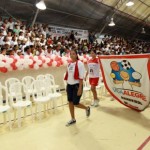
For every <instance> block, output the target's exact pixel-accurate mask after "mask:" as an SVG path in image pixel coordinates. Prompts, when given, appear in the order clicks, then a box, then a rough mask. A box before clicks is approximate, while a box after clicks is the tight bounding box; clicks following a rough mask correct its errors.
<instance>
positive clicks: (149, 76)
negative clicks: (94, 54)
mask: <svg viewBox="0 0 150 150" xmlns="http://www.w3.org/2000/svg"><path fill="white" fill-rule="evenodd" d="M99 59H100V67H101V71H102V76H103V80H104V84H105V86H106V88H107V90H108V91H109V93H110V94H111V95H112V96H113V97H114V98H115V99H116V100H118V101H119V102H120V103H122V104H123V105H125V106H127V107H130V108H132V109H134V110H137V111H143V110H144V109H145V108H146V107H147V106H148V105H149V103H150V54H147V55H120V56H115V55H114V56H100V57H99Z"/></svg>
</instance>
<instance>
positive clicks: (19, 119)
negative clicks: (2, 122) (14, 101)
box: [18, 108, 21, 128]
mask: <svg viewBox="0 0 150 150" xmlns="http://www.w3.org/2000/svg"><path fill="white" fill-rule="evenodd" d="M18 127H19V128H20V127H21V108H18Z"/></svg>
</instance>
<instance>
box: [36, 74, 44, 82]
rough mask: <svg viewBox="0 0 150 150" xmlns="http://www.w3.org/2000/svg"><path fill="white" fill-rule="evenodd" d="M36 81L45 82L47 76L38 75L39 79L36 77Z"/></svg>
mask: <svg viewBox="0 0 150 150" xmlns="http://www.w3.org/2000/svg"><path fill="white" fill-rule="evenodd" d="M36 80H43V81H44V80H45V75H38V76H37V77H36Z"/></svg>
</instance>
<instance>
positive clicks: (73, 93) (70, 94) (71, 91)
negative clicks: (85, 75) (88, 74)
mask: <svg viewBox="0 0 150 150" xmlns="http://www.w3.org/2000/svg"><path fill="white" fill-rule="evenodd" d="M78 89H79V84H74V85H70V84H67V88H66V91H67V98H68V101H69V102H72V103H73V104H74V105H78V104H79V102H80V98H81V96H82V94H81V95H80V96H78V95H77V92H78Z"/></svg>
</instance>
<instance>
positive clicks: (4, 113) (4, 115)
mask: <svg viewBox="0 0 150 150" xmlns="http://www.w3.org/2000/svg"><path fill="white" fill-rule="evenodd" d="M3 118H4V124H6V122H7V121H6V112H3Z"/></svg>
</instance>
